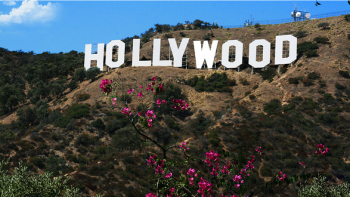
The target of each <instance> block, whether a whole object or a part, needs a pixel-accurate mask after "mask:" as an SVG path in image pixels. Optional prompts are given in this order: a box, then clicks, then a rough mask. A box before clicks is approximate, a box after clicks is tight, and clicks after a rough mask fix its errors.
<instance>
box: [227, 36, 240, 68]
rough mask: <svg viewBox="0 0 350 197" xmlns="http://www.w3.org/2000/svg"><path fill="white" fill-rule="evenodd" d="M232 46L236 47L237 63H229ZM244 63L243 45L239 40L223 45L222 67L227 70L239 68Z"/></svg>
mask: <svg viewBox="0 0 350 197" xmlns="http://www.w3.org/2000/svg"><path fill="white" fill-rule="evenodd" d="M230 46H235V47H236V51H235V61H234V62H230V61H229V50H230ZM242 62H243V43H242V42H240V41H238V40H229V41H227V42H225V43H224V44H223V45H222V65H224V66H225V67H226V68H237V67H238V66H240V65H241V64H242Z"/></svg>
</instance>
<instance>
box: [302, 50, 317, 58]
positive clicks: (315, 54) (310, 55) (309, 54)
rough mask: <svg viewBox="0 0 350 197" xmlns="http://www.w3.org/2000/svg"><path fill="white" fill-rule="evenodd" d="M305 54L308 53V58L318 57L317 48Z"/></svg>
mask: <svg viewBox="0 0 350 197" xmlns="http://www.w3.org/2000/svg"><path fill="white" fill-rule="evenodd" d="M305 55H306V57H307V58H310V57H318V54H317V50H309V51H306V53H305Z"/></svg>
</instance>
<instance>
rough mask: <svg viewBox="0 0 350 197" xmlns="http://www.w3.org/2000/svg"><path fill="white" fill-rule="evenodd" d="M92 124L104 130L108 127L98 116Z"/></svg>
mask: <svg viewBox="0 0 350 197" xmlns="http://www.w3.org/2000/svg"><path fill="white" fill-rule="evenodd" d="M91 125H92V126H94V127H96V128H99V129H102V130H105V128H106V125H105V124H104V123H103V121H102V120H101V119H100V118H98V119H97V120H95V121H92V122H91Z"/></svg>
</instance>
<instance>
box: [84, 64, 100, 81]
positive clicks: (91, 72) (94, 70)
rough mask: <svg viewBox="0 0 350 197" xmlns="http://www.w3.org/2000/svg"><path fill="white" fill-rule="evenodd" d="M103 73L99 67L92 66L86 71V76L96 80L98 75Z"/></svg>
mask: <svg viewBox="0 0 350 197" xmlns="http://www.w3.org/2000/svg"><path fill="white" fill-rule="evenodd" d="M100 73H101V70H100V68H99V67H91V68H89V69H88V70H87V71H86V78H87V79H92V80H94V79H95V77H96V76H97V75H99V74H100Z"/></svg>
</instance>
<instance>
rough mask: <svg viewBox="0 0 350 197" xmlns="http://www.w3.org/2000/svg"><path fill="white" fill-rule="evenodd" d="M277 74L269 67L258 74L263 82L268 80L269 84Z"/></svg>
mask: <svg viewBox="0 0 350 197" xmlns="http://www.w3.org/2000/svg"><path fill="white" fill-rule="evenodd" d="M276 74H277V72H276V69H275V68H272V67H271V66H270V67H268V68H267V70H263V71H261V72H260V75H261V77H262V78H263V79H264V80H268V81H269V82H271V81H272V79H273V77H274V76H276Z"/></svg>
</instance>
